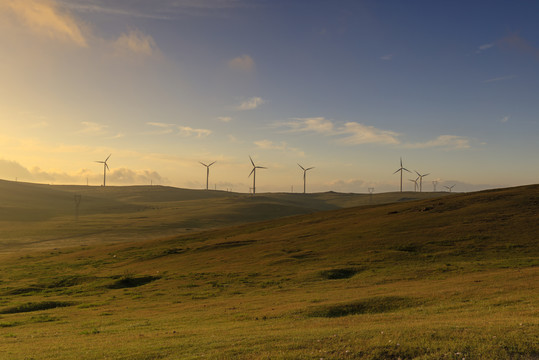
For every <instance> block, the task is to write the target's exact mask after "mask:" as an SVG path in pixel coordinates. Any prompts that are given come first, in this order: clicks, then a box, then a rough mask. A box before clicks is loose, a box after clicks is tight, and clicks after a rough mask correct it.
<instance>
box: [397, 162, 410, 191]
mask: <svg viewBox="0 0 539 360" xmlns="http://www.w3.org/2000/svg"><path fill="white" fill-rule="evenodd" d="M403 170H404V171H408V172H409V173H411V171H410V170H408V169H406V168H404V167H402V157H401V167H400V168H399V169H398V170H397V171H395V172H394V173H393V174H396V173H398V172H399V171H400V172H401V192H402V171H403Z"/></svg>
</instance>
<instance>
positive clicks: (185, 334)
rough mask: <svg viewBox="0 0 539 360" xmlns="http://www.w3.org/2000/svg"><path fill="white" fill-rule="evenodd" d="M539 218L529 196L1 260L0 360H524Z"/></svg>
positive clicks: (535, 339)
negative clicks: (202, 359)
mask: <svg viewBox="0 0 539 360" xmlns="http://www.w3.org/2000/svg"><path fill="white" fill-rule="evenodd" d="M77 190H78V189H77ZM110 191H113V190H110ZM121 191H126V190H125V189H123V190H121ZM133 194H134V192H130V191H126V193H125V194H124V195H123V196H125V197H130V198H132V197H133V196H135V195H133ZM137 196H139V197H137V199H140V196H142V195H137ZM278 196H284V195H278ZM324 196H329V197H331V196H333V195H332V194H325V195H324ZM224 199H226V197H225V198H224ZM260 199H263V197H260ZM117 201H120V200H118V199H117ZM260 201H266V200H260ZM133 203H135V202H133ZM240 212H241V211H240ZM538 218H539V186H537V185H536V186H526V187H519V188H511V189H500V190H492V191H485V192H479V193H473V194H454V195H450V196H446V197H443V198H433V199H427V200H420V201H413V202H405V203H397V204H386V205H373V206H363V207H355V208H347V209H340V210H332V211H324V212H317V213H311V214H307V215H301V216H292V217H287V218H284V219H277V220H268V221H263V222H257V223H252V224H243V225H236V226H231V227H227V228H223V229H212V230H208V231H203V232H193V233H189V234H183V235H175V236H165V237H160V236H159V235H160V234H161V233H162V231H163V228H162V226H161V225H160V223H158V222H156V223H155V226H154V227H153V228H151V229H148V231H147V233H146V234H147V236H146V237H147V238H148V240H145V241H142V240H139V241H136V242H130V243H111V244H107V240H106V237H107V235H106V234H102V236H103V238H102V239H101V241H102V243H101V244H100V245H98V244H97V243H96V244H94V245H91V246H88V245H87V244H81V245H80V246H72V247H69V248H58V249H48V250H46V251H40V252H35V251H34V252H28V251H27V252H19V253H15V254H14V253H10V254H3V255H0V358H2V359H4V358H5V359H21V360H22V359H73V358H78V359H101V358H103V359H104V358H107V359H132V360H135V359H136V360H142V359H199V358H205V359H300V358H301V359H528V360H531V359H537V358H539V312H538V308H539V292H538V291H537V290H538V285H539V247H538V235H537V234H538V233H539V222H538V221H537V220H538ZM117 221H119V220H117ZM124 221H126V222H127V223H129V220H124ZM126 227H127V225H126ZM164 230H166V228H165V229H164ZM165 232H166V231H165ZM150 234H153V236H150Z"/></svg>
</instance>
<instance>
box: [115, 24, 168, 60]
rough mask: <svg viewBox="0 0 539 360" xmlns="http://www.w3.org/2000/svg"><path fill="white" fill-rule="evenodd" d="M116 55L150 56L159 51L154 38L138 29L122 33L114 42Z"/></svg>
mask: <svg viewBox="0 0 539 360" xmlns="http://www.w3.org/2000/svg"><path fill="white" fill-rule="evenodd" d="M114 48H115V51H116V55H129V54H140V55H144V56H152V55H156V54H158V53H159V49H158V48H157V45H156V44H155V41H154V39H153V38H152V37H151V36H150V35H146V34H144V33H142V32H141V31H139V30H132V31H130V32H129V33H126V34H122V35H121V36H120V37H119V38H118V39H117V40H116V41H115V42H114Z"/></svg>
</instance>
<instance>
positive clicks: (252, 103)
mask: <svg viewBox="0 0 539 360" xmlns="http://www.w3.org/2000/svg"><path fill="white" fill-rule="evenodd" d="M265 102H266V100H264V99H262V98H261V97H252V98H250V99H247V100H245V101H243V102H242V103H241V104H240V105H238V106H237V107H236V109H237V110H253V109H256V108H257V107H259V106H260V105H262V104H264V103H265Z"/></svg>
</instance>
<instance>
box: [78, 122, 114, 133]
mask: <svg viewBox="0 0 539 360" xmlns="http://www.w3.org/2000/svg"><path fill="white" fill-rule="evenodd" d="M81 124H82V126H83V128H82V129H81V130H79V131H78V132H79V133H80V134H90V135H102V134H104V133H105V132H106V130H107V128H108V125H104V124H98V123H95V122H91V121H83V122H81Z"/></svg>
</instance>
